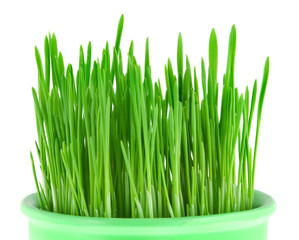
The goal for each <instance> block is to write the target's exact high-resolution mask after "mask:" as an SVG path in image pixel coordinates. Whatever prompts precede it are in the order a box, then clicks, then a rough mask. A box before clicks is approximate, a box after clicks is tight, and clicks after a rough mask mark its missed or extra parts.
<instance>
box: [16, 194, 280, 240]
mask: <svg viewBox="0 0 299 240" xmlns="http://www.w3.org/2000/svg"><path fill="white" fill-rule="evenodd" d="M254 206H255V207H254V209H252V210H247V211H242V212H234V213H224V214H214V215H209V216H198V217H182V218H154V219H126V218H110V219H108V218H95V217H80V216H71V215H65V214H59V213H53V212H47V211H44V210H40V209H39V208H38V200H37V195H36V194H32V195H29V196H28V197H26V198H25V199H24V200H23V201H22V204H21V209H22V212H23V213H24V214H25V215H26V216H27V217H28V220H29V239H30V240H54V239H55V240H67V239H71V240H79V239H80V240H83V239H88V240H101V239H103V240H125V239H130V240H135V239H136V240H137V239H144V240H147V239H159V240H166V239H169V240H179V239H180V240H241V239H242V240H266V239H267V225H268V219H269V216H270V215H271V214H272V213H273V212H274V210H275V202H274V200H273V199H272V198H271V197H270V196H269V195H267V194H265V193H262V192H259V191H255V202H254Z"/></svg>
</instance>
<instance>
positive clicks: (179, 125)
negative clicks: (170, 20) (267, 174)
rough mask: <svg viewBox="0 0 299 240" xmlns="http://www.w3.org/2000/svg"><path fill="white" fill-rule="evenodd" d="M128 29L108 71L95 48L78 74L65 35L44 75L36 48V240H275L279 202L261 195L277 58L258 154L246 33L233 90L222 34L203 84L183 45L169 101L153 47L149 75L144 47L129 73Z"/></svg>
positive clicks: (31, 211) (49, 54)
mask: <svg viewBox="0 0 299 240" xmlns="http://www.w3.org/2000/svg"><path fill="white" fill-rule="evenodd" d="M123 21H124V19H123V16H121V18H120V21H119V25H118V31H117V37H116V41H115V45H114V47H113V51H112V53H110V51H109V45H108V43H107V44H106V47H105V48H104V49H103V52H102V58H101V60H99V59H97V61H94V62H92V61H91V44H90V43H89V44H88V48H87V57H86V58H85V56H84V53H83V48H82V46H81V47H80V59H79V70H78V71H77V72H76V73H74V71H73V67H72V65H70V64H69V65H67V66H65V64H64V61H63V57H62V54H61V52H58V48H57V42H56V36H55V34H53V35H50V34H49V36H46V38H45V45H44V49H45V60H44V65H45V68H43V64H42V60H41V56H40V53H39V51H38V49H37V48H36V49H35V55H36V62H37V67H38V90H37V91H36V90H35V89H34V88H33V89H32V93H33V99H34V106H35V113H36V125H37V133H38V141H37V142H36V149H37V155H38V158H39V161H40V171H41V175H42V183H39V181H38V180H37V174H36V170H35V164H34V160H33V155H32V154H31V160H32V169H33V173H34V179H35V184H36V188H37V193H35V194H32V195H29V196H27V197H26V198H25V199H24V200H23V201H22V204H21V209H22V211H23V213H24V214H25V215H26V216H27V217H28V219H29V234H30V239H31V240H35V239H49V240H50V239H56V240H57V239H74V240H76V239H89V240H92V239H201V240H204V239H230V240H234V239H246V240H249V239H250V240H251V239H254V240H257V239H266V237H267V222H268V218H269V216H270V215H271V214H272V213H273V211H274V209H275V202H274V200H273V199H272V198H271V197H270V196H268V195H267V194H265V193H262V192H259V191H256V190H254V173H255V165H256V155H257V145H258V136H259V129H260V122H261V113H262V107H263V101H264V96H265V91H266V86H267V81H268V73H269V58H267V60H266V63H265V66H264V74H263V79H262V83H261V88H260V94H259V99H258V102H257V105H258V107H257V108H258V109H257V125H256V133H255V145H254V148H253V149H252V148H251V147H250V145H249V138H250V133H251V124H252V120H253V115H254V109H255V105H256V99H257V92H258V90H257V89H258V87H257V81H255V82H254V85H253V88H252V93H251V94H250V91H249V88H248V87H247V88H246V90H245V93H244V94H241V93H240V91H239V89H238V88H237V87H235V79H234V66H235V51H236V29H235V26H233V27H232V29H231V33H230V37H229V47H228V58H227V68H226V73H225V74H224V76H223V87H222V88H220V85H219V84H218V81H217V65H218V44H217V38H216V33H215V31H214V30H212V32H211V35H210V41H209V64H208V67H207V68H206V65H205V63H204V60H203V59H202V61H201V81H200V80H198V79H199V77H198V75H197V71H196V69H195V68H194V70H192V68H191V65H190V63H189V60H188V57H186V60H185V61H184V57H183V41H182V36H181V34H179V37H178V47H177V74H175V73H174V71H173V67H172V63H171V61H170V60H168V62H167V64H166V65H165V79H166V91H165V92H163V91H162V88H161V84H160V80H158V82H155V84H153V82H152V77H151V67H150V58H149V41H148V39H147V41H146V50H145V64H144V69H143V73H142V69H141V66H140V65H139V64H138V63H137V61H136V59H135V57H134V45H133V42H132V43H131V45H130V49H129V53H128V61H127V70H126V71H124V70H123V60H122V52H121V50H120V41H121V34H122V29H123ZM111 59H112V61H111ZM184 62H185V63H184ZM199 81H200V82H201V86H202V89H200V88H199ZM219 90H221V92H222V94H221V96H220V97H221V98H219Z"/></svg>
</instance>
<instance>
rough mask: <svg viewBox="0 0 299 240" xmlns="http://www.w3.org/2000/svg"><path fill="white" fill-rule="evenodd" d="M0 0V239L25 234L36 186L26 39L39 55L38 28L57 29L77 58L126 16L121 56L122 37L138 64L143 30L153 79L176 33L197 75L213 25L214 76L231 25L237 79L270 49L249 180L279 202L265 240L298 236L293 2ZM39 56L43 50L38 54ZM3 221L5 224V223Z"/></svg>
mask: <svg viewBox="0 0 299 240" xmlns="http://www.w3.org/2000/svg"><path fill="white" fill-rule="evenodd" d="M206 2H209V4H207V3H203V2H201V1H194V2H192V1H179V2H176V1H157V2H155V1H148V2H146V1H122V2H115V1H102V2H101V1H97V2H92V1H82V2H75V1H69V2H68V1H59V2H56V1H53V0H52V1H48V2H44V1H36V2H32V1H10V2H9V3H8V1H6V2H4V1H1V3H0V43H1V44H0V83H1V84H0V109H1V112H0V141H1V142H0V209H1V210H0V219H1V224H0V239H27V238H28V237H27V234H28V229H27V228H28V226H27V219H26V218H25V217H24V216H23V215H22V213H21V212H20V208H19V204H20V202H21V200H22V198H23V197H25V196H26V195H28V194H30V193H32V192H34V191H35V185H34V181H33V176H32V172H31V165H30V158H29V151H30V150H35V149H34V140H35V139H36V128H35V114H34V108H33V100H32V96H31V87H32V86H34V87H37V68H36V65H35V57H34V46H35V45H37V46H38V47H39V49H40V52H41V53H43V41H44V36H45V35H46V34H47V33H48V32H55V33H56V36H57V39H58V48H59V50H61V51H62V52H63V56H64V60H65V62H70V63H72V64H73V66H74V68H75V69H76V68H77V66H78V56H79V46H80V44H83V46H84V49H85V51H86V47H87V44H88V41H89V40H90V41H91V42H92V44H93V59H95V58H96V57H97V56H101V50H102V48H103V47H104V46H105V41H106V40H108V41H109V43H110V47H112V46H113V44H114V41H115V36H116V29H117V23H118V20H119V17H120V16H121V14H122V13H123V14H124V16H125V24H124V30H123V37H122V41H121V48H122V52H123V56H124V59H126V53H127V51H128V48H129V44H130V41H131V40H132V39H133V40H134V43H135V55H136V57H137V60H138V61H139V63H140V64H141V66H143V64H144V60H143V58H144V47H145V40H146V37H149V38H150V58H151V65H152V72H153V79H157V78H158V77H160V79H161V82H163V83H164V72H163V70H164V64H165V63H166V61H167V58H168V57H170V58H171V60H172V62H173V65H176V59H175V57H176V44H177V36H178V33H179V32H181V33H182V36H183V42H184V54H188V56H189V59H190V62H191V65H192V66H194V65H195V66H196V67H197V72H198V75H199V74H200V68H199V66H200V57H204V59H205V61H206V62H207V61H208V59H207V56H208V40H209V34H210V31H211V29H212V28H213V27H214V28H215V29H216V33H217V37H218V49H219V75H218V79H219V81H220V82H221V79H222V74H223V73H224V70H225V66H226V54H227V46H228V36H229V32H230V28H231V26H232V24H235V25H236V28H237V53H236V72H235V79H236V85H237V86H239V87H240V89H241V90H242V91H243V90H244V88H245V86H246V85H249V86H250V88H251V87H252V85H253V81H254V79H255V78H257V79H258V81H259V86H260V83H261V78H262V73H263V67H264V62H265V59H266V57H267V56H270V75H269V82H268V88H267V92H266V97H265V102H264V109H263V116H262V125H261V131H260V139H259V148H258V159H257V168H256V188H257V189H259V190H262V191H264V192H266V193H268V194H270V195H271V196H273V197H274V198H275V200H276V202H277V210H276V212H275V214H274V215H273V216H272V217H271V218H270V221H269V239H270V240H275V239H283V238H287V239H297V240H298V239H299V234H298V224H299V220H298V215H299V210H298V209H299V208H298V203H299V187H298V185H299V155H298V152H297V151H298V149H299V140H298V136H299V129H298V125H299V124H298V123H299V119H298V112H299V107H298V103H299V100H298V87H299V77H298V76H299V74H298V68H299V60H298V55H299V48H298V46H299V35H298V31H299V25H298V22H299V17H298V15H299V14H298V9H299V8H298V7H297V6H296V4H295V1H294V2H291V1H280V3H279V2H275V1H269V2H266V1H257V2H254V1H248V2H247V3H245V2H242V3H241V1H239V2H237V1H236V2H232V1H219V2H214V1H206ZM42 56H43V54H42ZM2 222H3V223H4V225H3V223H2Z"/></svg>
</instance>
